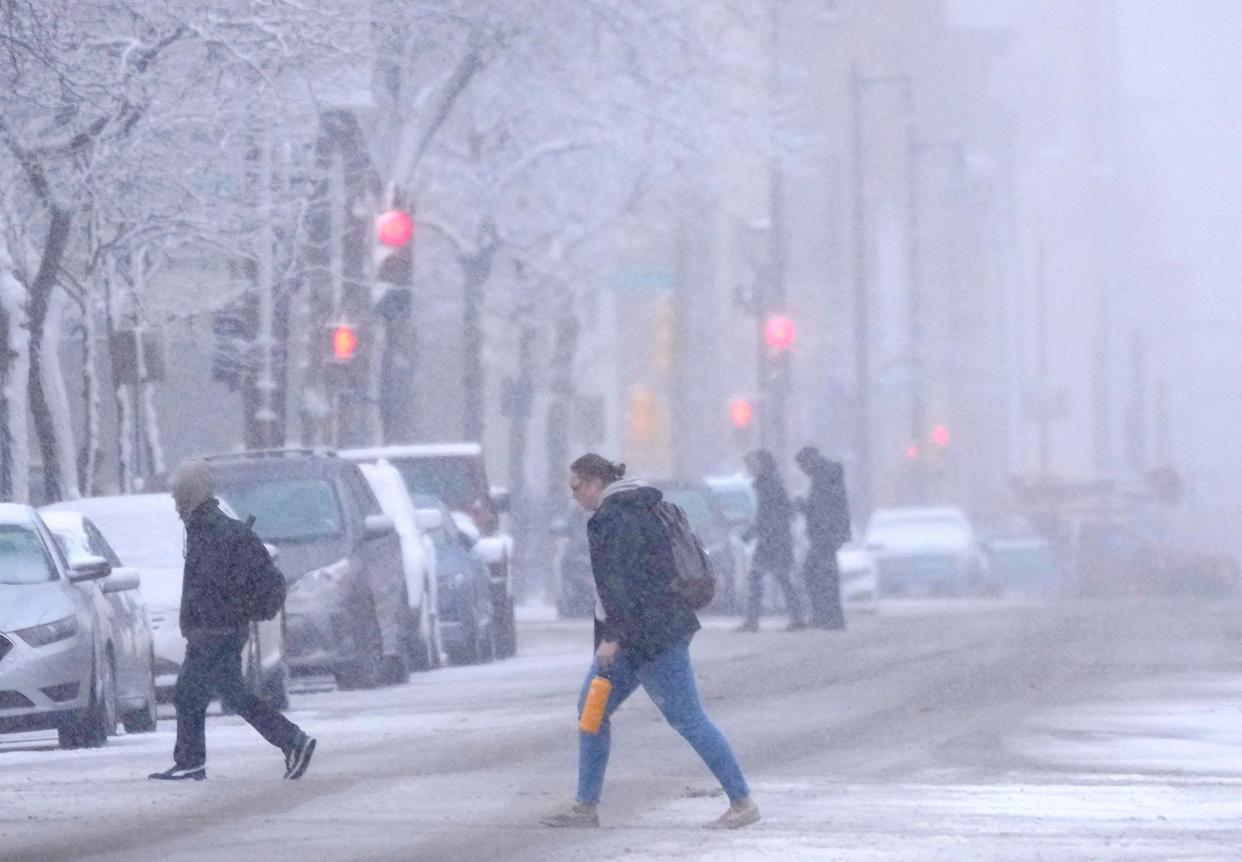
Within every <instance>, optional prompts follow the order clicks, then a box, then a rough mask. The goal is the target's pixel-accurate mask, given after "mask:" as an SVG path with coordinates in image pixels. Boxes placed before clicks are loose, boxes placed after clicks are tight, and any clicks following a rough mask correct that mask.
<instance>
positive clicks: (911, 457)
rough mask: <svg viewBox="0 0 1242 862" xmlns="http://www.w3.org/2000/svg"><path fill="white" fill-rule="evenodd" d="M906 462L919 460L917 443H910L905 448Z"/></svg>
mask: <svg viewBox="0 0 1242 862" xmlns="http://www.w3.org/2000/svg"><path fill="white" fill-rule="evenodd" d="M906 460H907V461H917V460H919V445H918V444H917V443H911V444H910V445H909V446H907V447H906Z"/></svg>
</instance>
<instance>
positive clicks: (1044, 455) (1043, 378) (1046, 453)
mask: <svg viewBox="0 0 1242 862" xmlns="http://www.w3.org/2000/svg"><path fill="white" fill-rule="evenodd" d="M1035 376H1036V379H1037V380H1038V381H1039V383H1038V386H1039V398H1038V400H1037V417H1038V419H1037V421H1038V422H1039V475H1040V476H1041V477H1043V478H1047V477H1048V475H1049V474H1050V473H1051V472H1052V428H1051V424H1050V423H1051V421H1052V410H1051V406H1052V405H1051V403H1050V402H1051V399H1050V397H1049V396H1050V394H1051V391H1052V389H1051V385H1050V383H1049V380H1048V283H1047V272H1046V261H1045V253H1044V243H1043V241H1042V240H1041V241H1040V243H1039V249H1038V251H1037V252H1036V255H1035Z"/></svg>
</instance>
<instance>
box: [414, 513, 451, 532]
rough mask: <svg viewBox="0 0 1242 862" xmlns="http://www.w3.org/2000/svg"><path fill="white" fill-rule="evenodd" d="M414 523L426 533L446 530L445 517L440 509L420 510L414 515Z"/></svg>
mask: <svg viewBox="0 0 1242 862" xmlns="http://www.w3.org/2000/svg"><path fill="white" fill-rule="evenodd" d="M414 523H416V524H417V525H418V529H420V530H422V531H423V532H424V533H434V532H435V531H436V530H443V529H444V515H443V514H442V513H441V512H440V510H439V509H419V510H418V511H417V512H415V513H414Z"/></svg>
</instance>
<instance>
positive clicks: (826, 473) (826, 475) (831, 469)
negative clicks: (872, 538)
mask: <svg viewBox="0 0 1242 862" xmlns="http://www.w3.org/2000/svg"><path fill="white" fill-rule="evenodd" d="M795 460H796V461H797V463H798V466H799V467H800V468H801V469H802V472H803V473H805V474H806V475H807V477H808V478H809V479H810V480H811V487H810V490H809V491H808V492H807V495H806V498H805V499H804V500H802V501H801V502H800V508H801V509H802V512H803V514H804V515H805V516H806V536H807V540H808V542H809V543H810V548H809V549H808V550H807V554H806V560H805V562H804V563H803V564H802V577H803V579H804V580H805V581H806V589H807V594H808V595H809V596H810V599H811V624H812V625H814V626H816V627H818V628H824V629H843V628H845V612H844V611H843V610H842V609H841V572H840V569H839V568H838V566H837V551H838V550H839V549H840V547H841V546H842V545H844V544H845V543H846V542H848V541H849V540H850V507H849V501H848V499H847V498H846V494H845V471H844V470H843V469H842V468H841V465H840V464H838V463H837V462H836V461H829V460H828V459H827V458H825V457H824V456H823V455H821V454H820V453H819V450H818V449H816V448H815V447H814V446H806V447H804V448H803V449H801V450H799V452H798V454H797V455H796V456H795Z"/></svg>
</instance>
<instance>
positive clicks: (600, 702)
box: [578, 671, 612, 735]
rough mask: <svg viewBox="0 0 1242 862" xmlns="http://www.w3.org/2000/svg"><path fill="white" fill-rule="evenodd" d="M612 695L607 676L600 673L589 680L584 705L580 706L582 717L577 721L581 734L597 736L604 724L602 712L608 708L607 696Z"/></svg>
mask: <svg viewBox="0 0 1242 862" xmlns="http://www.w3.org/2000/svg"><path fill="white" fill-rule="evenodd" d="M610 694H612V680H610V679H609V678H608V674H607V673H605V672H602V671H601V672H600V673H599V674H597V675H596V677H595V679H593V680H591V687H590V688H589V689H587V696H586V703H584V704H582V717H581V718H580V719H578V729H579V730H581V731H582V732H583V733H589V734H592V735H594V734H597V733H599V728H600V726H601V725H602V724H603V723H604V710H605V709H606V708H607V707H608V695H610Z"/></svg>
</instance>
